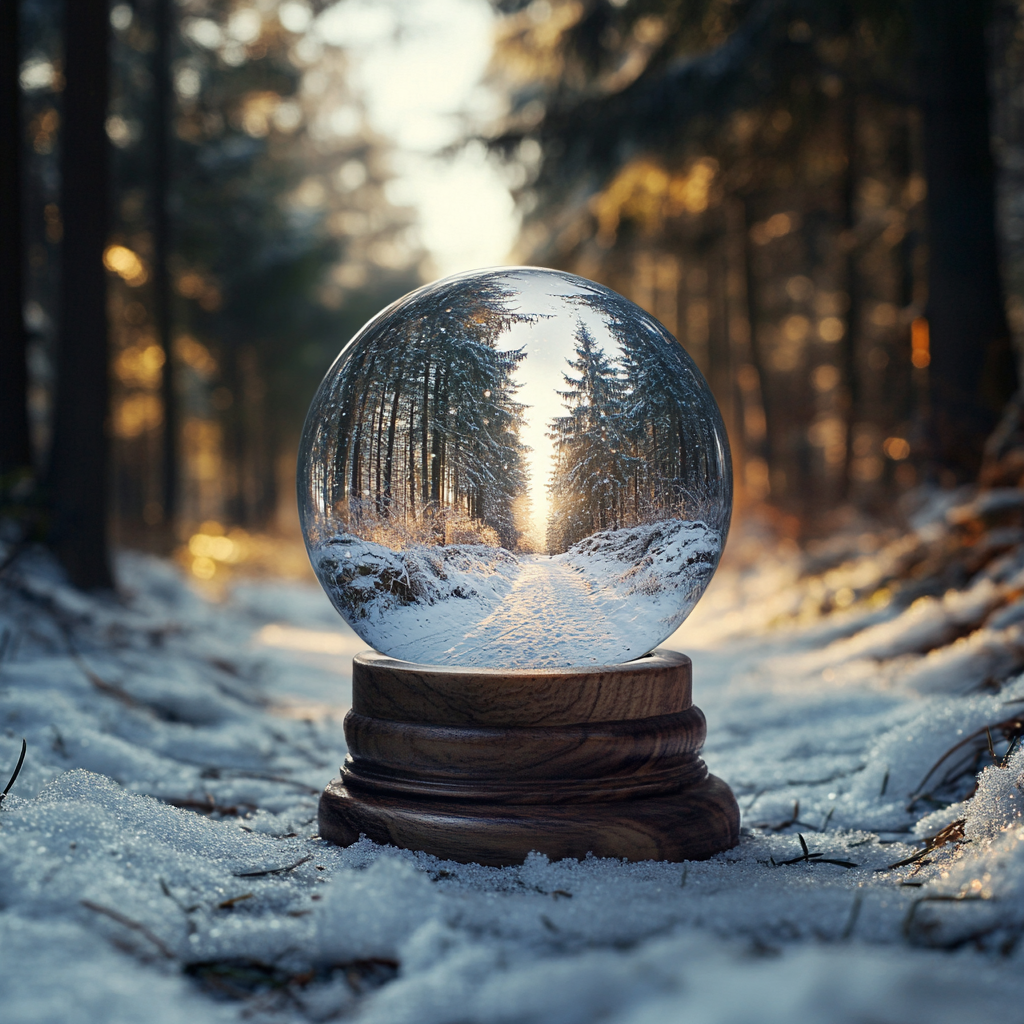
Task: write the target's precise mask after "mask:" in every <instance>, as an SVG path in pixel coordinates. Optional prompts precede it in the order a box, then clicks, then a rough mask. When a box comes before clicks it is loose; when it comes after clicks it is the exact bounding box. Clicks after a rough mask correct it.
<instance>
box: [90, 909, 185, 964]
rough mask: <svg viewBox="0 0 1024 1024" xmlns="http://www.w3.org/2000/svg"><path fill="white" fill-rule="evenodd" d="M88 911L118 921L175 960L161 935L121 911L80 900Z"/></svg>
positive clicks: (168, 957) (169, 958)
mask: <svg viewBox="0 0 1024 1024" xmlns="http://www.w3.org/2000/svg"><path fill="white" fill-rule="evenodd" d="M78 902H79V903H81V904H82V906H83V907H85V908H86V909H88V910H94V911H95V912H96V913H97V914H104V915H105V916H106V917H109V918H110V919H111V920H112V921H116V922H117V923H118V924H120V925H124V927H125V928H130V929H131V930H132V931H133V932H138V933H139V934H140V935H142V936H144V937H145V938H147V939H149V941H150V942H151V943H152V944H153V945H154V946H156V948H157V949H158V950H159V951H160V953H161V954H162V955H163V956H165V957H166V958H167V959H168V960H173V959H174V953H173V952H172V951H171V950H170V948H169V947H168V946H167V944H166V943H165V942H164V941H163V939H161V938H160V936H159V935H154V934H153V932H152V931H150V929H149V928H147V927H146V926H145V925H144V924H142V923H141V922H139V921H133V920H132V919H131V918H130V917H125V915H124V914H122V913H121V912H120V911H117V910H111V909H110V907H104V906H101V905H100V904H99V903H93V902H92V900H79V901H78Z"/></svg>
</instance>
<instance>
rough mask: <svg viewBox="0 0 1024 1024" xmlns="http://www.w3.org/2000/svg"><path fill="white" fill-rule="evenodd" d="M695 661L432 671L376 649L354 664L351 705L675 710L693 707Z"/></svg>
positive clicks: (501, 718) (550, 721) (433, 709)
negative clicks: (693, 663) (590, 667)
mask: <svg viewBox="0 0 1024 1024" xmlns="http://www.w3.org/2000/svg"><path fill="white" fill-rule="evenodd" d="M690 674H691V665H690V659H689V658H688V657H686V655H685V654H677V653H676V652H675V651H663V650H657V651H654V652H653V653H652V654H650V655H648V656H647V657H644V658H638V659H637V660H636V661H631V662H629V663H627V664H625V665H613V666H604V667H601V668H594V669H588V668H583V669H516V670H512V671H504V670H501V669H479V668H435V667H433V666H429V665H414V664H412V663H411V662H406V661H396V660H395V659H394V658H388V657H386V656H385V655H383V654H378V653H377V652H376V651H366V652H363V653H362V654H357V655H356V657H355V659H354V661H353V665H352V710H353V711H355V712H357V713H358V714H361V715H365V716H366V717H368V718H389V719H391V720H393V721H396V722H418V723H420V724H422V725H492V726H503V725H510V726H519V727H522V726H530V725H538V726H552V725H578V724H580V723H583V722H617V721H625V720H632V719H637V718H653V717H656V716H658V715H671V714H675V713H676V712H678V711H682V710H684V709H685V708H688V707H689V706H690V703H691V700H690Z"/></svg>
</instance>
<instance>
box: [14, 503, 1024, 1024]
mask: <svg viewBox="0 0 1024 1024" xmlns="http://www.w3.org/2000/svg"><path fill="white" fill-rule="evenodd" d="M1018 503H1019V499H1018ZM986 509H988V507H987V506H986V507H985V508H981V507H979V508H975V510H974V512H971V513H969V514H970V515H973V516H974V517H975V519H977V518H978V517H979V516H980V517H981V519H982V520H984V517H985V516H986V515H988V514H989V512H990V511H991V509H988V510H986ZM940 511H943V510H941V509H940ZM936 515H937V513H936V514H934V515H933V516H932V517H931V518H930V519H929V518H928V517H922V519H921V521H920V522H919V524H918V525H919V530H918V532H917V533H916V534H912V535H908V536H904V537H892V538H881V539H879V538H871V537H868V538H848V539H846V540H844V541H841V542H837V545H838V546H834V547H833V549H832V550H826V549H822V550H819V551H818V552H817V553H814V552H812V553H811V554H809V555H803V556H801V555H798V554H796V553H785V552H781V553H779V552H777V553H776V554H775V555H772V554H771V553H769V552H766V551H765V550H764V549H757V548H751V550H750V551H749V552H744V550H743V543H742V541H740V543H739V547H738V548H737V552H738V555H737V557H736V558H735V559H734V560H733V565H732V567H731V568H729V567H728V566H726V567H725V568H724V569H723V570H722V572H721V573H720V575H719V576H718V577H717V578H716V580H715V581H714V583H713V584H712V587H711V588H710V589H709V592H708V594H707V595H706V598H705V600H704V601H703V602H702V603H701V605H700V606H698V609H697V610H696V612H695V613H694V615H693V616H691V619H690V620H689V621H688V622H687V623H686V625H685V626H684V628H683V630H682V631H681V632H680V634H679V635H678V636H677V637H676V638H675V639H674V641H673V643H672V645H673V646H677V647H680V648H682V649H684V650H686V651H688V652H689V653H690V654H691V655H692V656H693V658H694V664H695V696H696V699H697V702H698V703H699V704H700V705H701V707H702V708H703V709H704V710H705V712H706V713H707V716H708V719H709V725H710V728H709V739H708V745H707V748H706V759H707V760H708V762H709V765H710V767H711V768H712V770H714V771H715V772H716V773H718V774H720V775H722V776H723V777H724V778H726V779H727V781H729V782H730V783H731V784H732V786H733V787H734V789H735V791H736V793H737V795H738V797H739V800H740V804H741V808H742V809H743V812H744V835H743V839H742V841H741V843H740V845H739V846H738V847H737V848H736V849H734V850H732V851H729V852H727V853H725V854H722V855H720V856H719V857H716V858H714V859H713V860H711V861H708V862H704V863H691V864H654V863H644V864H624V863H619V862H616V861H609V860H599V859H593V858H592V859H589V860H587V861H585V862H582V863H577V862H560V863H554V864H552V863H548V862H547V860H546V859H545V858H543V857H539V856H532V857H531V858H530V859H529V860H528V861H527V862H526V864H524V865H522V866H521V867H516V868H506V869H501V870H499V869H492V868H481V867H476V866H472V865H469V866H466V865H458V864H455V863H452V862H441V861H438V860H437V859H435V858H431V857H427V856H424V855H418V854H413V853H408V852H403V851H397V850H393V849H386V848H379V847H375V846H373V845H372V844H370V843H368V842H366V841H363V842H361V843H359V844H357V845H356V846H354V847H351V848H349V849H347V850H341V849H338V848H334V847H331V846H329V845H327V844H325V843H323V842H322V841H321V840H320V839H318V838H317V837H316V836H315V831H316V824H315V807H316V797H317V792H318V790H319V788H320V787H321V786H322V784H323V783H324V782H325V781H326V779H327V778H328V777H329V776H330V775H331V774H332V773H333V772H334V770H335V769H336V766H337V764H338V762H339V761H340V759H341V757H342V756H343V747H342V738H341V733H340V716H341V714H342V713H343V710H344V705H345V703H346V701H347V695H348V686H349V677H348V669H347V660H348V658H349V657H350V655H351V653H353V652H354V651H355V650H358V649H359V647H360V646H361V645H360V644H359V642H358V640H356V639H355V638H354V637H353V635H352V634H351V633H350V632H349V631H348V630H347V629H346V628H345V627H343V626H342V624H341V623H340V620H339V619H338V618H337V616H336V614H335V612H334V611H333V609H331V607H330V606H329V604H328V603H327V601H326V599H325V598H324V597H323V596H322V595H321V594H320V593H319V592H318V591H316V590H314V589H313V588H304V587H300V586H297V585H285V584H266V583H264V584H259V585H255V584H251V585H247V586H245V587H240V588H238V589H237V590H236V591H235V593H234V595H233V596H232V598H231V599H230V600H229V601H228V602H227V603H225V604H223V605H216V606H212V605H210V604H208V603H207V602H205V601H204V600H203V599H201V598H199V597H198V596H196V595H195V594H193V593H192V592H191V591H190V590H189V589H188V587H187V586H186V585H185V584H184V583H182V582H181V581H180V579H179V578H178V575H177V573H176V571H175V570H173V569H172V568H171V567H169V566H167V565H165V564H161V563H158V562H155V561H152V560H149V559H145V558H141V557H139V556H126V557H124V558H122V560H121V563H120V567H119V569H120V576H121V580H122V584H123V591H124V596H123V598H122V600H121V601H119V602H115V601H112V600H111V601H104V600H99V599H94V598H85V597H82V596H81V595H78V594H76V593H75V592H74V591H72V590H70V589H68V588H66V587H65V586H63V585H62V584H60V582H59V581H58V579H57V578H56V575H55V574H54V572H53V570H52V569H51V568H50V567H49V566H48V565H47V564H46V563H45V562H44V561H42V560H41V559H39V558H37V557H35V556H23V557H22V558H21V559H19V560H18V561H17V562H16V563H15V564H14V565H13V566H12V567H11V568H10V569H8V570H7V571H6V573H4V574H3V576H2V577H0V765H8V764H9V765H10V766H12V767H13V765H14V763H15V761H16V758H17V753H18V750H19V749H20V740H21V737H22V736H24V737H26V738H27V740H28V744H29V753H28V757H27V760H26V763H25V768H24V770H23V772H22V774H21V777H20V778H19V780H18V782H17V783H16V784H15V786H14V788H13V790H12V792H11V794H10V796H9V797H8V798H7V799H6V801H4V803H3V805H2V809H0V1008H2V1012H3V1017H4V1020H5V1021H15V1022H19V1024H20V1022H22V1021H24V1022H33V1024H35V1022H50V1021H53V1022H58V1021H59V1022H61V1024H68V1022H70V1024H76V1022H83V1024H84V1022H89V1024H99V1022H103V1024H107V1022H118V1024H119V1022H122V1021H124V1022H137V1021H141V1020H145V1021H147V1022H150V1021H154V1022H160V1024H163V1022H168V1024H171V1022H174V1024H177V1022H179V1021H180V1022H183V1024H184V1022H188V1024H207V1022H214V1021H218V1022H219V1021H237V1020H242V1019H245V1020H257V1021H259V1020H268V1021H270V1020H281V1021H296V1022H302V1021H322V1020H332V1019H339V1018H344V1019H348V1020H353V1021H358V1022H377V1021H379V1022H381V1024H403V1022H409V1024H434V1022H436V1024H453V1022H473V1024H491V1022H495V1024H498V1022H500V1024H506V1022H507V1024H512V1022H515V1024H518V1022H524V1024H526V1022H538V1024H541V1022H544V1024H548V1022H550V1024H563V1022H564V1024H577V1022H579V1024H584V1022H590V1021H596V1020H601V1021H612V1022H616V1024H655V1022H657V1024H662V1022H665V1021H681V1022H689V1021H693V1022H698V1021H699V1022H701V1024H752V1022H757V1024H774V1022H779V1024H782V1022H786V1024H791V1022H793V1021H797V1020H799V1021H801V1022H802V1024H808V1022H809V1024H814V1022H822V1024H825V1022H827V1024H833V1022H834V1024H846V1022H849V1024H865V1022H873V1024H874V1022H892V1024H897V1022H898V1024H914V1022H918V1021H920V1022H922V1024H924V1022H930V1024H932V1022H939V1024H941V1022H946V1021H949V1022H953V1021H956V1022H962V1021H974V1020H983V1019H989V1018H992V1019H998V1020H1006V1021H1019V1020H1022V1019H1024V1010H1022V1008H1021V1007H1022V996H1024V976H1022V967H1024V948H1022V944H1021V943H1019V941H1018V939H1019V937H1020V936H1021V935H1022V934H1024V828H1022V827H1021V820H1020V815H1021V810H1022V808H1024V795H1022V793H1021V788H1024V754H1022V753H1017V752H1010V753H1009V756H1006V751H1007V743H1006V742H1005V741H1004V739H1003V737H1004V735H1005V734H1006V733H1007V732H1013V731H1014V727H1013V724H1012V723H1014V722H1016V718H1015V714H1016V713H1017V712H1018V711H1024V677H1017V676H1015V673H1016V672H1018V671H1019V670H1020V668H1021V666H1022V665H1024V641H1022V640H1021V639H1020V637H1019V633H1018V631H1019V630H1020V629H1021V624H1022V623H1024V600H1022V597H1021V595H1022V593H1024V551H1022V550H1021V547H1020V537H1017V539H1016V541H1014V542H1013V543H1009V542H1008V540H1007V538H1006V537H1005V536H1003V537H1002V539H1001V540H1000V539H999V538H997V537H996V534H997V532H998V529H999V527H997V526H996V527H993V528H992V529H990V530H989V532H988V533H987V534H985V535H984V536H983V537H982V540H981V541H978V542H977V543H973V546H972V547H971V548H970V549H969V552H968V553H969V555H970V557H966V556H965V558H961V559H960V560H959V561H956V560H953V561H951V560H950V558H949V557H947V555H948V551H949V550H950V549H951V544H952V540H951V538H953V537H954V535H955V530H956V523H958V522H960V521H961V520H960V519H958V518H957V517H958V516H960V517H961V518H963V517H964V516H967V515H968V513H964V512H962V510H957V509H952V510H950V511H949V512H948V513H947V514H946V515H945V516H944V517H940V518H936ZM1018 533H1019V531H1018ZM986 537H987V538H988V540H987V541H986V540H985V538H986ZM986 543H989V544H990V545H992V550H994V551H996V552H997V553H996V554H995V555H994V556H993V555H992V553H991V551H990V552H989V557H987V558H986V557H981V554H982V553H983V552H981V549H982V548H983V547H984V545H985V544H986ZM843 545H845V547H844V546H843ZM979 545H980V546H979ZM958 550H959V549H958ZM965 550H966V549H965ZM944 552H945V554H944ZM958 557H959V556H958ZM972 558H974V559H976V562H972V561H971V559H972ZM929 559H930V561H929ZM976 565H980V566H981V568H980V569H978V568H976V567H975V566H976ZM908 566H909V568H908ZM898 579H903V580H905V581H906V580H909V581H911V582H910V583H904V584H903V589H902V590H901V589H900V587H899V586H898V585H897V582H896V581H897V580H898ZM915 588H917V589H915ZM915 594H916V597H915ZM926 652H931V653H926ZM986 726H988V727H990V732H989V735H990V736H991V742H992V746H993V750H994V757H993V756H991V755H990V754H989V753H988V752H987V749H986V748H987V746H988V743H989V736H988V735H986V734H985V727H986ZM1017 731H1020V730H1019V729H1018V730H1017ZM957 743H961V744H963V745H962V746H961V747H960V748H959V750H958V751H954V753H953V754H952V755H950V756H945V755H946V754H947V752H948V751H950V750H951V748H954V746H955V745H956V744H957ZM993 761H995V762H996V763H995V764H993ZM936 765H938V767H935V766H936ZM986 765H988V766H990V767H985V766H986ZM979 767H980V768H982V769H983V770H982V774H981V779H980V785H979V787H978V790H977V793H976V795H974V796H973V797H972V796H970V793H971V789H972V785H973V776H974V770H975V769H977V768H979ZM0 770H2V771H3V772H4V774H5V776H6V769H0ZM2 782H3V780H0V784H2ZM965 798H967V799H966V800H965ZM956 801H963V802H960V803H957V802H956ZM951 802H952V804H951ZM951 824H952V827H951V828H950V827H947V826H950V825H951ZM943 829H945V832H944V833H943V831H942V830H943ZM936 834H939V836H940V838H939V839H933V840H932V841H931V845H932V846H933V847H934V848H933V849H931V850H930V851H929V850H928V847H927V846H926V845H925V844H924V843H922V842H921V841H920V839H921V838H922V837H924V836H935V835H936ZM943 839H952V840H953V841H951V842H947V843H943V842H942V840H943ZM901 862H903V863H901Z"/></svg>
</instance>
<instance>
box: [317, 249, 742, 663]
mask: <svg viewBox="0 0 1024 1024" xmlns="http://www.w3.org/2000/svg"><path fill="white" fill-rule="evenodd" d="M298 486H299V510H300V515H301V519H302V528H303V533H304V535H305V538H306V546H307V549H308V551H309V557H310V560H311V561H312V563H313V568H314V569H315V571H316V574H317V577H318V578H319V580H320V583H321V585H322V586H323V588H324V590H325V591H326V592H327V594H328V596H329V597H330V599H331V601H332V602H333V604H334V606H335V608H337V610H338V611H339V612H340V613H341V615H342V616H343V617H344V618H345V620H346V621H347V622H348V623H349V625H351V626H352V628H353V629H354V630H355V631H356V633H357V634H358V635H359V636H360V637H361V638H362V639H363V640H365V641H366V642H367V643H368V644H369V645H370V646H371V647H374V648H376V649H377V650H378V651H380V652H381V653H383V654H387V655H389V656H391V657H394V658H398V659H401V660H403V661H411V662H418V663H421V664H429V665H441V666H472V667H489V668H501V669H518V668H570V667H593V666H595V665H612V664H618V663H621V662H625V661H630V660H632V659H634V658H638V657H641V656H642V655H644V654H646V653H648V652H649V651H651V650H652V649H653V648H655V647H656V646H657V645H658V644H659V643H661V642H662V641H663V640H665V639H666V637H668V636H669V635H671V634H672V633H673V632H674V631H675V630H676V629H677V628H678V626H679V625H680V624H681V623H682V622H683V620H684V619H685V618H686V616H687V615H688V614H689V613H690V611H691V610H692V609H693V607H694V605H695V604H696V603H697V601H698V600H699V598H700V596H701V594H702V593H703V592H704V589H705V587H706V586H707V585H708V582H709V581H710V579H711V576H712V574H713V573H714V571H715V568H716V566H717V565H718V560H719V557H720V556H721V553H722V548H723V547H724V545H725V538H726V533H727V531H728V528H729V518H730V514H731V509H732V476H731V467H730V461H729V448H728V441H727V439H726V435H725V428H724V426H723V424H722V419H721V415H720V413H719V411H718V406H717V404H716V403H715V400H714V398H713V396H712V394H711V391H710V389H709V388H708V385H707V383H706V382H705V380H704V378H703V377H702V376H701V374H700V372H699V370H698V369H697V368H696V366H695V365H694V363H693V361H692V360H691V359H690V357H689V356H688V355H687V354H686V351H685V350H684V349H683V347H682V345H680V344H679V342H677V341H676V340H675V338H673V337H672V335H670V334H669V333H668V332H667V331H666V330H665V328H664V327H662V326H661V324H659V323H658V322H657V321H656V320H655V319H654V318H653V317H651V316H649V315H648V314H647V313H645V312H644V311H643V310H642V309H640V307H639V306H636V305H634V304H633V303H632V302H630V301H629V300H627V299H625V298H623V297H622V296H621V295H617V294H616V293H615V292H612V291H610V290H609V289H607V288H605V287H603V286H602V285H598V284H595V283H593V282H591V281H587V280H584V279H583V278H580V277H575V276H573V275H571V274H565V273H561V272H557V271H552V270H542V269H537V268H531V267H518V268H511V269H510V268H499V269H491V270H480V271H473V272H470V273H466V274H459V275H456V276H454V277H449V278H445V279H444V280H442V281H438V282H436V283H434V284H431V285H427V286H426V287H423V288H420V289H418V290H416V291H414V292H411V293H410V294H409V295H407V296H405V297H404V298H402V299H399V300H398V301H397V302H395V303H393V304H392V305H391V306H389V307H388V308H387V309H385V310H383V312H381V313H379V314H378V315H377V316H376V317H375V318H374V319H373V320H371V321H370V322H369V323H368V324H367V325H366V326H365V327H364V328H363V329H362V330H361V331H360V332H359V333H358V334H357V335H356V336H355V337H354V338H353V339H352V341H350V342H349V344H348V345H346V346H345V348H344V349H343V350H342V352H341V354H340V355H339V356H338V358H337V360H336V361H335V363H334V365H333V366H332V367H331V369H330V370H329V371H328V373H327V376H326V377H325V378H324V380H323V382H322V383H321V385H320V388H319V390H318V391H317V393H316V396H315V398H314V399H313V403H312V405H311V406H310V410H309V415H308V417H307V419H306V425H305V429H304V431H303V437H302V444H301V448H300V453H299V480H298Z"/></svg>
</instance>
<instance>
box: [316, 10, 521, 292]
mask: <svg viewBox="0 0 1024 1024" xmlns="http://www.w3.org/2000/svg"><path fill="white" fill-rule="evenodd" d="M493 28H494V14H493V12H492V10H491V8H490V5H489V4H488V3H487V0H342V2H341V3H338V4H335V5H334V6H333V7H330V8H328V9H327V11H325V12H324V13H323V14H322V15H321V16H320V17H319V18H318V19H317V23H316V31H317V33H318V34H319V35H320V36H321V37H322V38H323V39H324V41H325V42H329V43H334V44H336V45H342V46H345V48H346V49H348V51H349V52H350V54H351V55H352V57H353V60H354V65H355V66H354V72H355V81H356V84H357V86H358V87H359V88H360V89H361V91H362V93H363V96H364V99H365V101H366V104H367V107H368V113H369V117H370V120H371V123H372V124H373V126H374V127H375V128H376V129H377V130H378V131H380V132H381V133H382V134H384V135H387V136H388V137H390V138H391V139H392V140H393V141H394V144H395V146H396V147H397V152H396V154H395V170H396V172H397V174H398V178H397V180H396V181H395V182H393V184H392V188H391V190H390V195H391V198H392V199H393V200H394V201H396V202H399V203H402V204H407V205H411V206H414V207H416V208H417V210H418V211H419V219H420V228H421V234H422V238H423V242H424V244H425V245H426V247H427V249H428V250H429V251H430V253H431V254H432V256H433V259H434V263H435V266H436V269H437V273H438V276H445V275H447V274H452V273H456V272H458V271H461V270H472V269H474V268H476V267H485V266H495V265H499V264H504V263H506V262H507V257H508V254H509V251H510V250H511V248H512V245H513V242H514V241H515V235H516V232H517V229H518V222H517V218H516V215H515V211H514V209H513V204H512V199H511V197H510V195H509V192H508V187H507V185H506V184H505V182H504V180H503V178H502V176H501V174H500V172H499V171H498V170H497V169H496V168H495V167H493V166H492V165H490V164H489V163H488V162H487V160H486V159H485V157H484V154H483V152H482V151H481V150H480V149H479V148H471V149H469V150H463V151H461V152H460V153H459V154H458V155H457V156H456V157H454V158H450V159H445V158H440V157H438V156H437V155H436V154H437V153H438V151H439V150H441V149H443V148H444V147H445V146H448V145H449V144H451V143H453V142H455V141H456V140H458V139H459V138H460V137H461V136H462V135H463V133H464V131H465V127H466V121H465V119H464V118H465V116H466V115H469V116H470V117H471V118H475V119H476V118H478V119H480V121H483V120H485V119H486V117H487V115H488V114H489V113H494V112H495V111H496V110H497V109H498V108H497V99H496V97H494V96H493V95H492V94H490V93H488V91H487V90H485V89H484V88H483V87H482V86H481V85H480V80H481V78H482V76H483V74H484V72H485V70H486V68H487V63H488V60H489V59H490V54H491V42H492V33H493Z"/></svg>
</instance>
